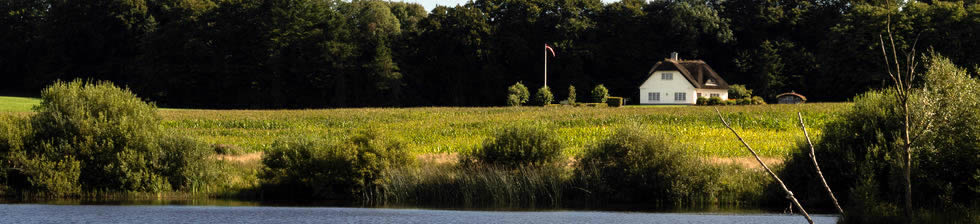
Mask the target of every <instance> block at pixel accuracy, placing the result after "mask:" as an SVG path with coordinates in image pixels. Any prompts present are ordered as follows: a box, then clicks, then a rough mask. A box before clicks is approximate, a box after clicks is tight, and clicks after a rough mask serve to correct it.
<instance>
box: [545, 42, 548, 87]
mask: <svg viewBox="0 0 980 224" xmlns="http://www.w3.org/2000/svg"><path fill="white" fill-rule="evenodd" d="M544 46H545V48H544V86H545V87H548V44H545V45H544Z"/></svg>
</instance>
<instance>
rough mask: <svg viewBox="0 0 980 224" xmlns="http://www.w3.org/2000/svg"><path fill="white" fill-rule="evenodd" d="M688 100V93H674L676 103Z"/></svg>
mask: <svg viewBox="0 0 980 224" xmlns="http://www.w3.org/2000/svg"><path fill="white" fill-rule="evenodd" d="M685 100H687V93H682V92H676V93H674V101H685Z"/></svg>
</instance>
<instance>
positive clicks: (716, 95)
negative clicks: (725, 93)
mask: <svg viewBox="0 0 980 224" xmlns="http://www.w3.org/2000/svg"><path fill="white" fill-rule="evenodd" d="M711 97H721V94H717V93H712V94H711Z"/></svg>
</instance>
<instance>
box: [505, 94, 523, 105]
mask: <svg viewBox="0 0 980 224" xmlns="http://www.w3.org/2000/svg"><path fill="white" fill-rule="evenodd" d="M520 105H521V97H520V96H517V95H514V94H511V95H507V106H512V107H516V106H520Z"/></svg>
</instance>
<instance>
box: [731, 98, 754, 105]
mask: <svg viewBox="0 0 980 224" xmlns="http://www.w3.org/2000/svg"><path fill="white" fill-rule="evenodd" d="M735 104H736V105H752V98H748V97H745V98H741V99H738V100H736V101H735Z"/></svg>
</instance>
